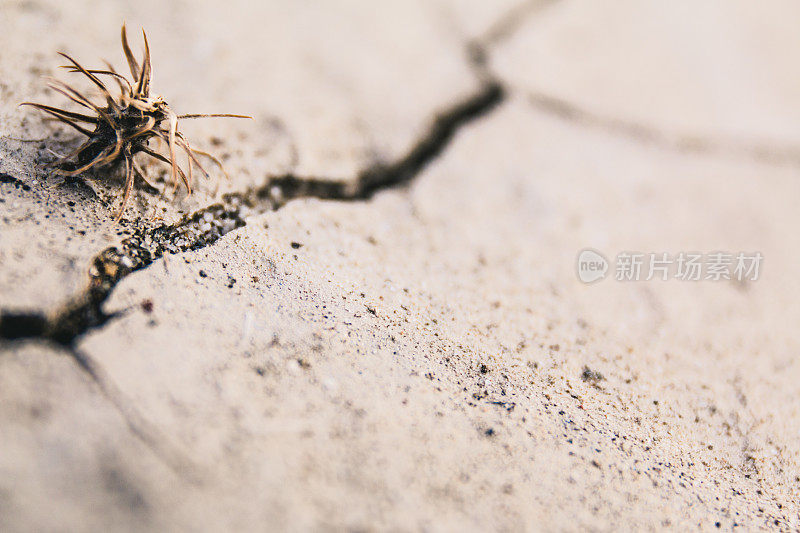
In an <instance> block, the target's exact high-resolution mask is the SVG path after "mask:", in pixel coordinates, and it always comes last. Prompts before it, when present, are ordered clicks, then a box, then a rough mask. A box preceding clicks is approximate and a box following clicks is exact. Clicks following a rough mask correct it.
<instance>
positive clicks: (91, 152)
mask: <svg viewBox="0 0 800 533" xmlns="http://www.w3.org/2000/svg"><path fill="white" fill-rule="evenodd" d="M142 35H143V36H144V57H143V61H142V64H141V65H139V63H138V61H136V58H135V57H134V55H133V53H132V52H131V48H130V45H129V44H128V38H127V35H126V33H125V25H123V26H122V35H121V38H122V49H123V51H124V52H125V57H126V58H127V60H128V67H129V68H130V71H131V78H132V81H131V80H129V79H128V78H126V77H125V76H123V75H121V74H119V73H117V71H115V70H114V67H112V66H111V65H110V64H108V63H106V66H107V68H106V69H86V68H84V67H83V66H81V65H80V64H79V63H78V62H77V61H75V60H74V59H73V58H71V57H70V56H68V55H67V54H64V53H60V55H61V56H63V57H64V58H66V59H67V61H69V63H70V64H69V65H65V66H63V67H62V68H66V69H67V70H69V71H70V72H73V73H79V74H83V75H84V76H86V77H87V78H88V79H89V80H90V81H91V82H92V84H94V86H95V87H97V88H98V89H99V91H100V95H101V96H102V97H103V98H104V100H105V102H104V103H103V104H99V105H98V104H95V103H93V102H92V100H91V99H90V98H88V97H86V96H84V94H82V93H80V92H79V91H77V90H76V89H74V88H73V87H71V86H69V85H68V84H66V83H64V82H62V81H59V80H56V79H50V80H49V81H50V83H48V86H49V87H50V88H51V89H53V90H54V91H57V92H59V93H61V94H62V95H64V96H66V97H67V98H69V99H70V100H72V101H73V102H74V103H76V104H78V105H79V106H81V107H83V108H85V109H87V110H89V112H93V114H84V113H77V112H73V111H67V110H64V109H58V108H56V107H52V106H48V105H44V104H38V103H32V102H25V103H23V104H21V105H29V106H33V107H35V108H36V109H39V110H41V111H43V112H45V113H47V114H49V115H50V116H52V117H54V118H55V119H57V120H60V121H61V122H63V123H65V124H68V125H69V126H71V127H73V128H74V129H76V130H77V131H79V132H80V133H82V134H83V135H85V136H86V137H88V139H87V140H86V141H85V142H84V143H83V144H81V145H80V146H79V147H78V148H77V149H76V150H74V151H73V152H72V153H70V154H67V155H60V154H55V155H56V156H57V157H58V158H57V159H56V160H55V161H53V162H52V163H49V164H48V166H49V167H51V168H55V169H56V170H55V172H56V173H57V174H59V175H63V176H76V175H78V174H80V173H82V172H84V171H86V170H89V169H93V168H100V167H109V168H111V167H114V166H117V165H119V164H120V163H124V168H125V194H124V196H123V200H122V206H121V207H120V208H119V211H118V212H117V214H116V217H115V219H116V220H119V219H120V218H122V213H123V211H124V210H125V206H126V205H127V203H128V198H129V197H130V193H131V189H132V188H133V182H134V176H135V175H138V176H140V177H141V178H142V179H143V180H144V181H145V182H146V183H147V184H149V185H151V186H152V183H150V182H149V181H148V180H147V177H146V176H145V173H144V171H143V170H142V168H141V167H140V166H139V165H138V164H137V162H136V160H135V159H134V156H136V154H138V153H140V152H141V153H144V154H147V155H149V156H151V157H153V158H155V159H158V160H159V161H163V162H165V163H168V164H169V165H170V166H171V168H172V181H173V183H174V188H173V190H177V188H178V187H179V185H180V183H181V182H182V183H183V184H184V185H185V186H186V189H187V191H188V192H189V194H191V192H192V180H193V170H192V167H193V166H197V168H198V169H200V171H201V172H202V173H203V174H204V175H205V176H207V177H208V176H209V174H208V172H207V171H206V170H205V169H204V168H203V166H202V165H201V164H200V161H198V158H197V156H203V157H207V158H208V159H210V160H211V161H213V162H214V163H215V164H216V165H217V166H219V167H220V169H221V170H222V172H223V173H225V170H224V168H223V167H222V163H221V162H220V161H219V159H217V158H216V157H214V156H213V155H211V154H209V153H208V152H204V151H202V150H197V149H196V148H192V147H191V146H189V142H188V141H187V140H186V138H185V137H184V136H183V134H182V133H181V132H180V131H178V120H179V119H192V118H201V117H234V118H251V117H247V116H245V115H232V114H188V115H178V114H176V113H174V112H173V111H172V109H170V107H169V105H167V103H166V102H165V101H164V100H163V98H161V97H160V96H157V95H151V93H150V78H151V73H152V69H151V65H150V46H149V45H148V43H147V35H146V34H145V32H144V30H142ZM101 76H105V77H108V78H111V79H113V80H114V81H115V82H116V84H117V86H118V87H119V96H118V97H117V98H114V96H113V95H112V94H111V92H110V91H109V89H108V87H107V86H106V84H105V83H104V82H103V81H101V78H100V77H101ZM92 128H93V129H92ZM153 138H156V139H161V140H163V141H164V142H166V144H167V146H169V157H166V156H164V155H161V154H160V153H158V152H156V151H154V150H152V149H151V148H150V147H149V146H148V144H149V141H150V140H151V139H153ZM179 149H180V150H183V151H184V152H185V153H186V156H187V158H188V167H189V168H188V175H187V173H186V172H184V171H183V169H182V168H181V167H180V165H179V164H178V162H177V159H176V156H177V152H178V151H179ZM225 175H226V176H227V174H225ZM179 178H180V181H179Z"/></svg>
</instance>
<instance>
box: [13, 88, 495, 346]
mask: <svg viewBox="0 0 800 533" xmlns="http://www.w3.org/2000/svg"><path fill="white" fill-rule="evenodd" d="M503 98H504V91H503V88H502V86H501V85H500V84H499V83H496V82H491V83H484V84H483V85H482V86H481V88H480V89H479V90H478V91H477V92H476V93H475V94H473V95H472V96H470V97H469V98H466V99H465V100H463V101H460V102H457V103H456V104H454V105H453V106H451V107H450V108H449V109H447V110H445V111H444V112H442V113H440V114H439V115H437V117H436V118H435V119H434V120H433V122H432V124H431V126H430V128H429V129H428V131H427V132H426V133H425V134H424V135H423V136H422V137H421V138H420V139H419V140H418V141H417V142H416V143H415V144H414V145H413V146H412V147H411V149H410V150H409V151H408V153H407V154H405V155H404V156H403V157H401V158H399V159H398V160H397V161H395V162H393V163H391V164H383V165H377V166H374V167H371V168H368V169H366V170H365V171H363V172H362V173H361V174H360V175H359V176H358V178H357V179H356V180H354V181H352V182H347V181H333V180H325V179H318V178H306V177H299V176H295V175H292V174H287V175H283V176H279V177H276V178H273V179H271V180H270V181H269V183H268V184H267V185H266V186H263V187H257V188H251V189H248V190H245V191H243V192H239V193H233V194H228V195H225V196H224V197H223V200H222V202H221V203H218V204H214V205H211V206H209V207H206V208H204V209H201V210H199V211H196V212H195V213H193V214H191V215H188V216H187V217H185V218H184V219H183V220H181V221H180V222H178V223H177V224H173V225H164V226H158V227H156V228H153V229H149V230H141V231H137V232H135V233H134V234H133V235H132V236H131V237H129V238H127V239H125V240H124V241H123V242H122V245H121V246H120V247H111V248H107V249H105V250H103V251H102V252H100V253H99V254H98V255H97V256H95V258H94V259H93V262H92V267H91V269H90V279H89V285H88V288H87V289H86V290H85V291H83V292H82V293H81V294H79V295H77V296H75V297H74V298H72V299H71V300H70V301H69V302H68V303H67V304H66V305H64V306H63V307H61V308H60V309H58V310H57V311H56V312H55V313H54V314H52V315H46V314H40V313H13V312H5V311H4V312H2V313H0V338H2V339H25V338H35V339H45V340H49V341H52V342H55V343H56V344H59V345H62V346H67V347H74V346H75V342H76V340H77V339H78V338H80V337H81V336H82V335H84V334H85V333H87V332H88V331H91V330H93V329H96V328H99V327H102V326H103V325H105V324H106V323H107V322H108V321H109V320H110V319H112V318H114V316H113V315H109V314H107V313H105V312H104V310H103V304H104V303H105V301H106V300H107V299H108V297H109V296H110V295H111V293H112V291H113V290H114V287H115V286H116V285H117V283H119V282H120V280H122V279H123V278H124V277H125V276H127V275H128V274H130V273H132V272H135V271H137V270H141V269H143V268H146V267H148V266H149V265H150V264H152V263H153V261H155V260H157V259H159V258H160V257H162V256H163V255H164V254H165V253H179V252H184V251H190V250H198V249H200V248H204V247H206V246H209V245H211V244H213V243H214V242H216V241H217V240H218V239H220V238H221V237H222V236H223V235H225V234H227V233H228V232H230V231H232V230H234V229H236V228H240V227H242V226H244V225H245V224H246V218H247V217H248V216H251V215H253V214H257V213H263V212H267V211H274V210H277V209H280V208H281V207H283V206H284V205H286V203H288V202H289V201H291V200H295V199H301V198H319V199H324V200H337V201H362V200H368V199H369V198H371V197H372V196H373V195H375V194H376V193H377V192H379V191H383V190H387V189H391V188H396V187H401V186H404V185H406V184H408V183H409V182H410V181H411V180H412V179H413V178H414V177H416V176H417V175H418V174H419V173H420V172H421V171H422V170H423V169H424V168H425V166H426V165H427V164H428V163H430V162H431V161H433V160H434V159H435V158H436V157H437V156H439V154H441V152H442V151H443V150H444V149H445V148H446V147H447V145H448V144H449V142H450V141H451V139H452V138H453V136H454V135H455V134H456V132H457V131H458V130H459V129H460V128H461V127H463V126H464V125H466V124H468V123H469V122H471V121H472V120H475V119H476V118H479V117H480V116H482V115H484V114H485V113H487V112H489V111H490V110H491V109H493V108H494V107H495V106H496V105H498V104H499V103H500V102H501V101H502V100H503Z"/></svg>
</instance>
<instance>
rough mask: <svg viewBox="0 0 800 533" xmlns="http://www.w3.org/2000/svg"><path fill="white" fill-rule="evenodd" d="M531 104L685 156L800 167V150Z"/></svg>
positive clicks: (558, 104) (552, 102)
mask: <svg viewBox="0 0 800 533" xmlns="http://www.w3.org/2000/svg"><path fill="white" fill-rule="evenodd" d="M528 102H530V104H531V105H532V106H533V107H535V108H536V109H538V110H540V111H542V112H544V113H547V114H549V115H553V116H555V117H558V118H560V119H562V120H565V121H568V122H571V123H573V124H579V125H582V126H585V127H590V128H597V129H601V130H603V131H605V132H608V133H611V134H614V135H618V136H620V137H627V138H629V139H633V140H635V141H637V142H640V143H643V144H651V145H653V146H658V147H660V148H662V149H666V150H673V151H676V152H683V153H694V154H707V155H726V156H731V157H740V158H741V157H745V158H749V159H751V160H753V161H757V162H760V163H766V164H773V165H779V164H788V165H800V148H799V147H794V146H779V145H774V144H768V143H764V144H758V143H755V142H747V141H744V140H740V139H726V138H712V137H709V136H700V135H681V134H671V133H668V132H666V131H663V130H660V129H658V128H656V127H653V126H649V125H645V124H641V123H637V122H633V121H626V120H622V119H617V118H612V117H605V116H602V115H600V114H597V113H594V112H592V111H589V110H588V109H585V108H583V107H581V106H579V105H578V104H575V103H573V102H570V101H568V100H565V99H563V98H559V97H556V96H552V95H549V94H544V93H541V92H529V93H528Z"/></svg>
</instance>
